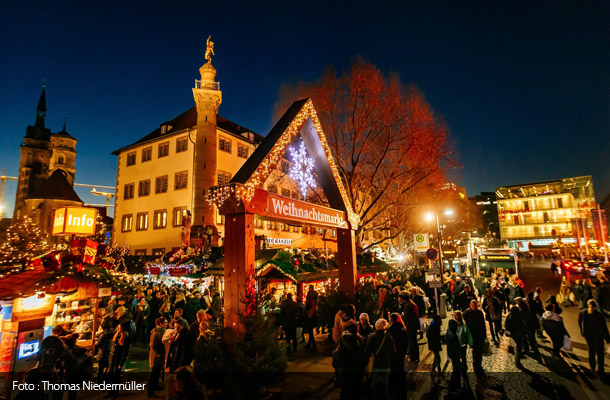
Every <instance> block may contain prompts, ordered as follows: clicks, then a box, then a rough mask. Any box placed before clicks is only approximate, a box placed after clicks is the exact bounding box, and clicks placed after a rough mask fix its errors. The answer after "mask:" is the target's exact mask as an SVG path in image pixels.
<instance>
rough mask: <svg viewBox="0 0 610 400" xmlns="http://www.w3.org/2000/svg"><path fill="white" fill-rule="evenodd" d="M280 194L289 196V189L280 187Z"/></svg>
mask: <svg viewBox="0 0 610 400" xmlns="http://www.w3.org/2000/svg"><path fill="white" fill-rule="evenodd" d="M282 196H286V197H290V190H289V189H284V188H282Z"/></svg>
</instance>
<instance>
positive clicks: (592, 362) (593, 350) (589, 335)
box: [578, 300, 610, 378]
mask: <svg viewBox="0 0 610 400" xmlns="http://www.w3.org/2000/svg"><path fill="white" fill-rule="evenodd" d="M587 305H588V308H587V309H585V310H582V311H581V312H580V314H578V326H579V327H580V334H581V335H582V336H583V337H584V338H585V339H586V340H587V346H589V366H590V367H591V372H592V373H593V372H595V366H596V364H597V368H598V370H597V371H598V375H599V377H600V378H603V377H604V374H605V372H604V341H606V342H607V343H610V334H609V333H608V325H606V319H605V318H604V315H603V314H602V313H601V312H600V311H598V307H597V302H596V301H595V300H589V301H588V302H587ZM596 357H597V360H596ZM596 361H597V362H596Z"/></svg>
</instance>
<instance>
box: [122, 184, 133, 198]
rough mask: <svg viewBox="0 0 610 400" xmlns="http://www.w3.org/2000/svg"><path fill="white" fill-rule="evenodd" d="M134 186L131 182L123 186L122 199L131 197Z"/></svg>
mask: <svg viewBox="0 0 610 400" xmlns="http://www.w3.org/2000/svg"><path fill="white" fill-rule="evenodd" d="M134 187H135V185H134V184H133V183H128V184H127V185H125V186H124V193H123V200H127V199H133V192H134Z"/></svg>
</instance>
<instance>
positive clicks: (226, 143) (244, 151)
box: [218, 136, 249, 158]
mask: <svg viewBox="0 0 610 400" xmlns="http://www.w3.org/2000/svg"><path fill="white" fill-rule="evenodd" d="M218 150H222V151H225V152H227V153H232V150H231V139H227V138H224V137H222V136H221V137H219V138H218ZM237 156H238V157H241V158H248V156H249V152H248V146H246V145H243V144H241V143H237Z"/></svg>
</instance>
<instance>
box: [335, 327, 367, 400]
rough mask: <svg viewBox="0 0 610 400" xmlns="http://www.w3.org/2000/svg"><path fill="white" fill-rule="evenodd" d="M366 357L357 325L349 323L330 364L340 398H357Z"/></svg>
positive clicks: (343, 399) (345, 399) (346, 399)
mask: <svg viewBox="0 0 610 400" xmlns="http://www.w3.org/2000/svg"><path fill="white" fill-rule="evenodd" d="M366 362H367V357H366V351H365V347H364V342H363V341H362V338H361V337H360V335H358V325H356V324H350V325H348V326H347V328H346V330H345V331H344V332H343V335H342V336H341V338H340V339H339V342H338V343H337V347H335V350H334V351H333V357H332V366H333V368H335V370H336V373H337V380H338V381H339V382H338V383H339V387H340V388H341V395H340V399H341V400H350V399H359V398H360V397H359V396H360V393H361V389H362V377H363V375H364V368H365V367H366Z"/></svg>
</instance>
